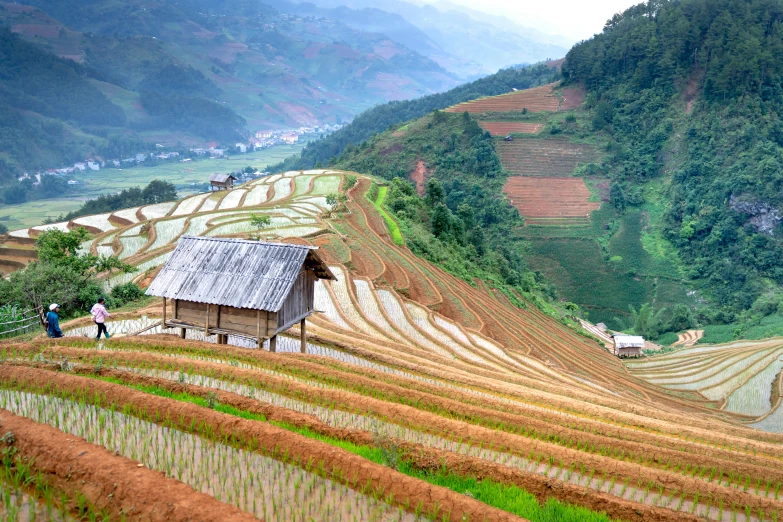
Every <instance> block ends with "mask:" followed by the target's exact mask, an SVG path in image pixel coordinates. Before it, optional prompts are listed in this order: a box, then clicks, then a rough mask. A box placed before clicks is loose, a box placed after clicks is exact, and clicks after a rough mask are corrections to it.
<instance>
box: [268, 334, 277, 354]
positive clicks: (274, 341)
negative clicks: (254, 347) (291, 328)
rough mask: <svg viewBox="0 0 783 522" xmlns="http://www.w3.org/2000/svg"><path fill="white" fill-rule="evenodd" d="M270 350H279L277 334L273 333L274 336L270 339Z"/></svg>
mask: <svg viewBox="0 0 783 522" xmlns="http://www.w3.org/2000/svg"><path fill="white" fill-rule="evenodd" d="M269 351H270V352H276V351H277V334H275V335H273V336H272V338H271V339H269Z"/></svg>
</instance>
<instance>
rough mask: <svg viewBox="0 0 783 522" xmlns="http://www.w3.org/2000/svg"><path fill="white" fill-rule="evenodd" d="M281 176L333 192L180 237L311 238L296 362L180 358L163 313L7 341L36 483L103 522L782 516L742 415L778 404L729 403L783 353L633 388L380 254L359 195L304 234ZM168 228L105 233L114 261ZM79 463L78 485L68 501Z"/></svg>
mask: <svg viewBox="0 0 783 522" xmlns="http://www.w3.org/2000/svg"><path fill="white" fill-rule="evenodd" d="M298 176H315V178H314V179H316V180H317V179H318V177H320V176H337V177H338V182H339V177H340V176H341V175H340V174H333V173H316V172H305V173H302V174H296V173H293V174H291V175H287V176H286V177H285V178H277V179H271V177H270V178H266V179H264V180H258V181H257V182H255V183H254V184H252V185H250V186H248V187H245V189H246V190H248V191H249V192H248V194H249V193H252V191H253V190H255V189H256V188H258V187H262V186H265V187H266V189H267V190H270V191H274V190H275V185H276V183H277V182H278V181H280V180H281V179H290V180H293V182H294V183H293V185H289V187H292V188H293V189H294V190H292V192H291V193H289V194H288V195H287V196H286V197H285V198H284V199H280V200H275V201H271V202H269V203H266V202H264V203H262V204H259V205H258V206H255V207H250V208H248V207H247V205H246V203H245V205H244V206H243V207H242V210H241V211H240V210H236V209H235V210H230V211H221V210H212V211H210V212H201V211H197V212H196V213H194V214H191V215H188V216H187V218H186V219H185V222H184V223H182V225H181V229H183V230H184V229H186V228H188V229H189V227H195V228H196V231H199V232H200V233H202V234H208V233H210V231H215V230H218V229H219V228H222V227H224V226H226V225H232V224H233V223H234V222H240V223H246V222H247V221H246V220H245V219H244V214H238V213H239V212H247V211H253V212H263V213H267V214H268V215H270V216H272V217H274V218H277V219H278V222H277V223H279V224H282V223H284V222H286V221H284V219H285V220H291V221H292V222H294V223H297V224H296V225H295V226H278V225H277V224H276V225H273V226H272V227H271V228H272V229H274V233H276V234H280V235H281V236H282V237H283V238H285V237H288V236H286V235H285V234H286V232H285V231H286V230H292V229H293V228H304V227H314V228H317V229H318V230H320V232H319V233H318V234H317V235H308V236H305V237H302V238H300V239H297V242H300V243H307V244H314V245H320V250H319V252H320V254H321V255H322V256H323V258H324V259H325V261H326V262H327V263H328V264H329V266H330V267H331V268H332V270H333V271H334V273H335V274H338V275H337V277H338V280H337V281H333V282H322V283H319V284H318V285H317V286H316V296H315V297H316V309H317V310H318V313H316V314H314V315H312V316H311V317H310V318H308V325H307V344H306V353H300V352H299V341H298V339H297V336H298V333H299V332H298V331H297V330H296V329H293V330H292V331H291V332H290V333H288V334H286V335H284V336H282V337H281V339H280V340H279V342H278V353H272V352H270V351H269V347H268V344H266V345H265V346H264V347H263V348H262V349H258V348H253V345H254V343H253V342H252V341H248V340H247V339H243V338H239V337H234V336H230V337H229V344H228V345H218V344H216V338H215V336H206V335H205V334H204V333H203V332H199V333H196V332H193V331H190V332H188V334H187V335H188V338H187V339H185V340H183V339H181V338H180V337H179V336H178V334H179V331H163V330H161V328H160V325H159V321H160V319H161V317H162V306H161V303H156V304H154V305H153V306H150V307H149V308H147V309H144V310H139V311H137V312H133V313H125V314H116V316H115V317H113V318H112V319H111V321H110V322H109V324H108V328H109V331H110V332H112V333H113V334H114V335H113V337H112V339H111V340H108V341H104V342H101V343H96V341H94V340H92V339H88V338H85V336H92V335H94V333H95V326H94V325H93V324H92V323H91V322H90V320H89V319H88V318H84V319H79V320H76V321H73V322H71V323H68V324H65V325H63V326H64V328H65V330H66V333H67V337H65V338H63V339H59V340H55V341H52V340H48V339H36V340H33V341H29V342H25V343H17V344H12V343H8V342H4V343H0V359H2V361H3V364H0V423H2V430H0V432H3V433H5V432H6V431H12V432H13V433H14V437H15V442H14V443H13V445H15V447H16V448H17V449H18V455H19V457H20V458H28V457H36V456H37V457H39V458H37V459H35V460H34V461H33V462H34V465H35V470H34V471H35V472H36V473H40V476H41V477H43V478H46V479H47V480H50V481H51V483H52V484H53V485H54V487H56V488H58V491H59V490H62V491H63V492H64V493H65V494H66V495H67V496H69V497H70V498H77V496H78V495H81V496H82V497H84V499H85V502H86V504H85V505H89V509H92V510H93V511H94V512H106V513H107V514H108V516H109V519H112V520H114V519H117V520H119V519H121V518H122V517H123V516H124V517H125V518H126V520H149V519H153V520H164V519H166V520H188V519H199V520H252V519H256V518H257V519H261V520H357V521H359V520H362V521H363V520H379V521H381V520H406V521H407V520H431V521H435V520H438V521H444V520H449V521H454V522H457V521H464V520H474V521H475V520H486V521H516V520H531V519H532V520H547V521H549V520H552V521H554V520H559V521H568V522H571V521H583V520H584V521H592V520H595V521H601V522H608V519H609V518H611V519H612V520H624V521H628V522H642V521H649V520H656V521H665V522H668V521H671V522H675V521H681V520H685V521H692V522H696V521H698V520H720V521H726V522H731V521H738V522H746V521H758V522H760V521H761V520H775V519H777V518H779V517H780V516H781V514H783V502H781V500H780V499H779V495H780V488H781V485H782V484H783V470H781V468H780V466H779V462H780V460H781V459H783V450H781V443H783V435H779V434H776V433H771V432H765V431H761V430H760V429H754V428H753V427H749V426H748V425H747V424H748V423H749V422H751V423H755V424H754V425H753V426H754V427H764V426H766V425H765V424H762V423H763V422H765V421H766V422H768V423H770V424H772V423H774V422H775V417H774V415H770V416H768V417H766V419H762V420H760V421H759V420H757V417H753V416H750V415H747V411H751V410H752V409H753V408H757V407H759V406H760V405H763V404H764V401H765V400H768V401H772V400H774V399H775V397H776V394H775V393H774V388H773V387H772V386H771V383H769V384H770V386H768V389H769V390H770V393H769V397H767V395H765V394H763V393H762V394H754V393H750V390H751V388H747V391H748V393H744V394H738V395H735V393H736V392H737V391H739V390H741V389H743V386H745V385H747V384H749V383H750V382H751V380H752V379H756V381H759V382H755V383H754V384H755V385H754V386H753V387H752V389H753V390H758V389H761V390H763V389H764V386H763V385H764V383H765V382H767V381H769V380H770V379H773V380H774V375H771V374H773V373H775V371H776V370H777V366H775V365H777V364H780V363H779V362H778V361H779V359H780V356H781V355H783V342H781V341H769V342H766V343H744V344H736V345H730V346H719V347H701V346H699V347H694V348H688V349H684V350H682V351H679V352H675V353H673V354H667V355H663V356H656V357H653V358H650V359H648V360H645V361H639V362H638V363H639V365H640V366H638V367H635V366H631V367H630V370H631V372H630V373H629V372H628V371H627V370H626V367H625V366H624V365H623V363H622V362H620V361H619V360H618V359H616V358H615V357H613V356H611V355H609V354H608V353H607V351H606V350H605V349H604V348H603V347H601V346H599V345H598V344H597V343H595V342H594V341H592V340H590V339H588V338H586V337H585V336H583V335H582V334H580V333H579V332H577V331H575V330H574V329H571V328H569V327H567V326H565V325H563V324H561V323H560V322H557V321H554V320H552V319H551V318H550V317H549V316H547V315H545V314H543V313H542V312H540V311H538V310H537V309H536V308H535V307H534V306H532V305H528V306H526V307H524V308H520V307H516V306H513V305H512V304H511V303H509V302H508V301H507V300H506V299H505V298H504V297H503V296H502V294H497V293H490V292H489V291H488V290H486V289H485V288H484V287H483V286H472V285H470V284H468V283H466V282H465V281H463V280H461V279H458V278H456V277H453V276H451V275H449V274H447V273H445V272H443V271H442V270H440V269H439V268H438V267H437V266H434V265H431V264H429V263H428V262H426V261H424V260H422V259H420V258H417V257H415V256H414V255H413V254H412V253H411V252H410V251H409V250H408V249H407V248H406V247H405V246H400V245H396V244H394V242H393V241H392V240H391V238H390V237H389V234H388V230H387V228H386V224H385V222H384V220H383V218H382V217H381V216H380V215H379V214H378V212H377V210H376V209H375V207H374V205H373V204H372V202H370V201H369V200H368V199H367V197H366V195H367V192H368V191H369V190H370V187H371V184H372V180H371V179H369V178H366V177H361V176H360V177H359V180H358V184H357V186H356V187H355V188H354V189H352V190H351V191H350V192H349V195H350V197H351V199H350V200H349V201H348V202H347V212H346V213H344V214H341V215H339V216H333V217H332V218H330V219H326V218H325V217H324V216H322V215H319V214H316V211H317V209H319V207H318V206H317V205H318V204H319V203H320V202H321V201H322V200H323V199H324V197H323V196H316V195H314V194H313V193H311V192H308V190H309V189H308V188H302V187H311V186H312V187H314V186H315V183H312V184H310V183H307V182H302V183H299V184H297V182H296V181H297V179H298ZM333 183H334V182H333V181H331V180H324V181H322V183H321V184H320V185H322V186H324V188H323V190H324V191H326V190H332V189H333V188H334V184H333ZM300 191H303V192H305V193H304V194H301V195H299V192H300ZM284 193H285V192H284ZM272 195H273V194H272V193H271V192H270V196H272ZM270 199H272V198H270ZM245 201H247V198H245ZM320 208H323V207H320ZM305 209H307V211H305ZM232 214H233V216H232ZM182 217H185V216H177V217H175V218H171V217H168V218H166V217H161V218H156V219H154V220H152V221H151V222H149V223H139V224H138V225H131V226H127V227H122V228H118V229H117V232H119V233H120V236H119V240H120V242H121V243H123V239H125V240H126V241H128V240H130V239H131V238H134V237H140V236H139V234H140V232H141V226H146V225H152V226H153V227H157V226H158V225H159V224H163V223H166V222H174V221H177V220H179V219H180V218H182ZM232 217H233V218H236V219H232ZM283 218H284V219H283ZM305 219H307V220H313V221H314V222H315V223H314V224H305ZM140 225H141V226H140ZM333 225H335V226H338V228H339V230H340V234H336V233H330V231H331V230H332V226H333ZM155 230H156V231H157V229H155ZM270 233H272V232H270ZM123 234H126V235H123ZM174 241H175V239H172V240H171V243H169V244H167V245H164V246H165V248H160V249H157V250H156V251H155V252H154V253H152V251H150V252H151V253H150V254H149V255H147V254H145V252H146V251H145V250H144V248H145V247H142V249H141V250H140V251H139V252H138V253H137V254H135V255H133V256H131V257H129V258H128V259H129V260H131V262H132V263H133V264H134V265H135V266H136V269H137V270H136V272H135V273H134V274H130V275H128V276H125V275H123V276H120V277H122V278H125V277H129V278H135V279H137V280H138V279H140V278H141V277H143V275H144V272H146V271H147V270H150V269H154V268H155V267H156V266H160V264H161V263H163V262H164V261H165V258H166V256H167V255H168V253H167V249H170V248H171V247H173V242H174ZM101 242H103V240H101ZM123 245H124V243H123ZM357 245H358V248H356V247H357ZM92 246H98V245H92ZM116 280H117V279H116V278H115V279H112V280H111V281H109V282H108V283H107V284H113V283H115V281H116ZM142 330H144V332H143V333H142V334H140V335H134V333H137V332H140V331H142ZM172 334H173V335H172ZM718 373H721V377H722V376H723V373H725V374H726V378H719V377H718V376H717V374H718ZM686 377H687V378H686ZM652 381H656V382H652ZM761 381H763V382H761ZM667 387H668V388H670V389H666V388H667ZM674 387H676V388H674ZM698 393H704V394H705V395H704V396H703V397H699V396H698ZM718 394H720V397H719V398H714V397H717V396H718ZM707 395H709V399H710V400H707V399H708V397H707ZM778 396H779V394H778ZM721 397H729V399H728V400H727V401H725V402H726V403H729V404H731V405H732V406H731V409H729V408H728V407H726V408H722V406H723V403H724V401H723V399H722V398H721ZM731 397H734V398H731ZM732 410H743V411H741V412H740V413H737V412H735V411H732ZM754 411H756V412H757V411H758V410H754ZM775 411H777V410H775ZM765 429H766V428H765ZM4 444H5V445H7V444H8V443H7V442H0V448H1V447H3V445H4ZM85 452H86V453H85ZM42 455H45V456H46V459H41V458H40V457H41V456H42ZM74 462H76V463H78V466H79V467H78V470H79V472H80V473H81V475H79V480H69V479H68V473H69V469H70V468H69V464H70V463H74ZM106 484H111V485H112V486H110V492H111V496H109V494H108V492H107V490H106V489H105V488H104V487H102V485H106ZM115 484H116V486H115ZM140 485H143V487H141V486H140ZM523 491H525V492H528V493H529V495H527V496H526V494H524V493H523ZM56 498H59V497H58V496H55V499H56ZM79 498H81V497H79ZM552 500H554V501H558V502H560V504H546V503H547V502H548V501H552ZM171 506H177V508H176V510H173V509H172V507H171ZM153 510H159V512H158V511H155V512H156V513H159V514H157V515H155V516H157V517H158V518H155V516H152V513H153ZM580 510H581V511H580ZM588 510H590V511H588ZM598 511H603V512H605V513H607V514H608V517H607V516H606V515H599V514H598V513H597V512H598Z"/></svg>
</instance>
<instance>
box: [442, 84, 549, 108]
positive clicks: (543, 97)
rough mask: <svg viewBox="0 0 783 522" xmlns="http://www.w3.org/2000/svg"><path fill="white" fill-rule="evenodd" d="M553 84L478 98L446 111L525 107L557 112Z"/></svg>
mask: <svg viewBox="0 0 783 522" xmlns="http://www.w3.org/2000/svg"><path fill="white" fill-rule="evenodd" d="M554 85H555V84H551V85H544V86H542V87H535V88H533V89H525V90H523V91H516V92H511V93H509V94H501V95H500V96H489V97H486V98H479V99H478V100H473V101H469V102H465V103H460V104H459V105H455V106H453V107H449V108H448V109H446V112H457V113H460V112H469V113H472V114H481V113H485V112H516V111H521V110H522V109H527V111H528V112H557V107H558V104H559V102H558V99H557V97H556V96H555V93H554V91H553V90H552V89H553V87H554Z"/></svg>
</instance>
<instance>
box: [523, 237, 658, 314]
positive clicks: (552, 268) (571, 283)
mask: <svg viewBox="0 0 783 522" xmlns="http://www.w3.org/2000/svg"><path fill="white" fill-rule="evenodd" d="M530 243H531V248H532V254H533V255H532V256H530V257H529V258H528V261H529V263H530V266H531V268H533V269H534V270H538V271H540V272H541V273H542V274H544V276H546V277H547V278H548V279H549V280H550V281H553V282H554V283H555V285H556V288H557V291H558V293H559V294H560V297H561V298H563V299H565V300H567V301H572V302H574V303H577V304H579V305H580V306H581V307H583V308H584V309H585V310H587V311H588V312H589V319H590V320H591V321H593V322H604V323H606V324H607V325H608V326H609V327H610V328H618V327H619V326H618V325H615V321H614V318H615V317H625V316H627V315H628V314H629V312H628V306H629V305H633V306H634V307H636V308H638V307H639V306H641V305H642V304H643V303H646V302H648V301H650V300H651V296H652V284H651V283H650V282H649V281H647V280H645V279H642V278H635V277H634V276H633V275H631V274H629V273H628V272H624V271H622V270H619V269H618V268H616V267H615V266H613V265H614V263H613V262H611V261H606V260H605V257H604V252H603V250H602V248H601V245H600V244H599V243H598V242H597V241H595V240H591V239H582V238H573V239H568V238H560V239H531V241H530Z"/></svg>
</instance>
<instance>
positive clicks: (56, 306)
mask: <svg viewBox="0 0 783 522" xmlns="http://www.w3.org/2000/svg"><path fill="white" fill-rule="evenodd" d="M55 308H60V305H58V304H57V303H52V304H50V305H49V310H51V311H52V312H54V309H55Z"/></svg>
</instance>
